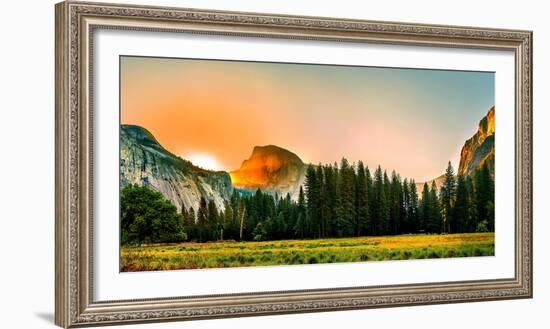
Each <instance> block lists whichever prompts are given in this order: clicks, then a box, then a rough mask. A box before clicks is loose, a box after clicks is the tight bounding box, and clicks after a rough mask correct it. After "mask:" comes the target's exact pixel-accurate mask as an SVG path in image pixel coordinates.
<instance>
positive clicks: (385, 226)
mask: <svg viewBox="0 0 550 329" xmlns="http://www.w3.org/2000/svg"><path fill="white" fill-rule="evenodd" d="M383 177H384V178H383V184H382V197H381V199H380V206H381V208H382V217H381V219H380V224H381V225H380V226H381V230H382V234H388V233H389V228H390V207H391V205H390V193H391V183H390V179H389V177H388V173H387V172H386V171H385V170H384V176H383Z"/></svg>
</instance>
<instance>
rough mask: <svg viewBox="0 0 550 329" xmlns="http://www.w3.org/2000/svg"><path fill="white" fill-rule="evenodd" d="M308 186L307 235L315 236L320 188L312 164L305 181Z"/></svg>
mask: <svg viewBox="0 0 550 329" xmlns="http://www.w3.org/2000/svg"><path fill="white" fill-rule="evenodd" d="M304 185H305V187H306V199H307V216H306V225H305V227H306V236H307V237H314V236H315V232H316V231H317V228H318V220H319V218H318V214H319V208H320V205H319V192H320V191H319V190H318V186H319V184H318V183H317V172H316V171H315V168H314V167H313V166H312V165H309V166H308V167H307V169H306V179H305V183H304Z"/></svg>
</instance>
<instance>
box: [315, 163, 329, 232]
mask: <svg viewBox="0 0 550 329" xmlns="http://www.w3.org/2000/svg"><path fill="white" fill-rule="evenodd" d="M315 176H316V177H317V187H316V190H317V193H318V196H317V198H318V199H317V203H318V206H319V209H318V210H317V211H318V212H317V218H319V220H318V223H319V224H318V229H317V232H318V235H317V236H318V237H319V238H322V237H325V236H326V231H327V221H328V216H329V208H328V205H327V200H328V197H329V196H328V192H327V190H326V185H325V181H324V176H325V175H324V173H323V166H322V165H321V164H319V165H318V166H317V170H316V173H315Z"/></svg>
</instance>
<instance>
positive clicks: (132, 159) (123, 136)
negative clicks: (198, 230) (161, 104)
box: [120, 125, 233, 211]
mask: <svg viewBox="0 0 550 329" xmlns="http://www.w3.org/2000/svg"><path fill="white" fill-rule="evenodd" d="M120 184H121V187H124V186H126V185H127V184H138V185H142V186H147V187H150V188H152V189H154V190H157V191H159V192H161V193H162V194H163V195H164V197H165V198H166V199H168V200H170V201H171V202H172V203H173V204H174V205H175V206H176V207H177V208H178V210H181V207H182V205H184V206H185V207H186V208H187V209H188V208H189V207H193V208H194V209H195V211H197V210H198V207H199V201H200V198H201V197H204V198H205V199H206V200H213V201H214V202H215V204H216V207H217V208H218V209H219V210H223V209H224V200H228V199H229V198H230V196H231V193H232V192H233V187H232V185H231V178H230V177H229V174H228V173H226V172H223V171H209V170H205V169H202V168H199V167H197V166H194V165H193V164H192V163H191V162H189V161H187V160H184V159H182V158H180V157H178V156H176V155H174V154H172V153H170V152H169V151H168V150H166V149H165V148H164V147H162V146H161V145H160V144H159V143H158V141H157V140H156V139H155V137H154V136H153V135H152V134H151V133H150V132H149V131H147V130H146V129H145V128H142V127H139V126H134V125H121V129H120Z"/></svg>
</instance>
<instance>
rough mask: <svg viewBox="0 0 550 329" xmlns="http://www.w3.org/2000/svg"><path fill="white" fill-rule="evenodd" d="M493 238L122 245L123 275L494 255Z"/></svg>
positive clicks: (476, 235) (473, 235)
mask: <svg viewBox="0 0 550 329" xmlns="http://www.w3.org/2000/svg"><path fill="white" fill-rule="evenodd" d="M494 253H495V244H494V233H466V234H447V235H431V234H428V235H400V236H385V237H357V238H339V239H316V240H280V241H263V242H234V241H232V242H229V241H223V242H208V243H192V242H187V243H177V244H162V245H148V246H141V247H131V246H123V247H122V249H121V255H120V270H121V271H123V272H135V271H156V270H175V269H198V268H220V267H243V266H270V265H292V264H320V263H343V262H364V261H384V260H406V259H426V258H450V257H473V256H493V255H494Z"/></svg>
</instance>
